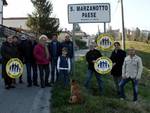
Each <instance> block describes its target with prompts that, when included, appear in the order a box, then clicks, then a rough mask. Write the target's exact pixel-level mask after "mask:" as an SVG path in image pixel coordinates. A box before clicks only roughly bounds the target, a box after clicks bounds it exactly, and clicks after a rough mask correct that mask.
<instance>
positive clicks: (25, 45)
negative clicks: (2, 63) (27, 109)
mask: <svg viewBox="0 0 150 113" xmlns="http://www.w3.org/2000/svg"><path fill="white" fill-rule="evenodd" d="M21 38H22V40H21V51H22V55H23V60H24V63H25V64H26V69H27V82H28V85H27V87H31V86H32V83H33V85H35V86H39V85H38V81H37V76H38V75H37V65H36V63H35V59H34V56H33V49H34V47H35V45H36V44H37V43H36V41H35V40H34V39H33V40H32V39H27V37H25V36H23V37H21ZM32 71H33V76H32ZM32 77H33V78H32Z"/></svg>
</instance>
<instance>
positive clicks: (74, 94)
mask: <svg viewBox="0 0 150 113" xmlns="http://www.w3.org/2000/svg"><path fill="white" fill-rule="evenodd" d="M82 100H83V99H82V97H81V91H80V87H79V84H78V83H77V81H76V80H72V81H71V96H70V99H69V103H70V104H79V103H81V102H82Z"/></svg>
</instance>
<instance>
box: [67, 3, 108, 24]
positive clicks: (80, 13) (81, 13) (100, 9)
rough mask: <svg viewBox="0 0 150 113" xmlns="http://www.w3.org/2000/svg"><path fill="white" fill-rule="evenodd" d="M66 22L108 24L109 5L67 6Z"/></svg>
mask: <svg viewBox="0 0 150 113" xmlns="http://www.w3.org/2000/svg"><path fill="white" fill-rule="evenodd" d="M68 21H69V23H104V22H106V23H108V22H110V4H109V3H92V4H91V3H90V4H69V5H68Z"/></svg>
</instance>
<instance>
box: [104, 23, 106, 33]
mask: <svg viewBox="0 0 150 113" xmlns="http://www.w3.org/2000/svg"><path fill="white" fill-rule="evenodd" d="M104 33H106V22H104Z"/></svg>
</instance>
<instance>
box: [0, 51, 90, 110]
mask: <svg viewBox="0 0 150 113" xmlns="http://www.w3.org/2000/svg"><path fill="white" fill-rule="evenodd" d="M86 52H87V50H79V51H76V52H75V58H76V59H78V58H79V57H80V56H84V55H85V54H86ZM0 69H1V68H0ZM23 80H24V83H23V84H19V83H18V80H17V84H16V88H14V89H10V90H6V89H4V81H3V79H1V77H0V113H50V111H51V110H50V99H51V88H44V89H42V88H40V87H35V86H32V87H30V88H28V87H27V83H26V70H24V74H23Z"/></svg>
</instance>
